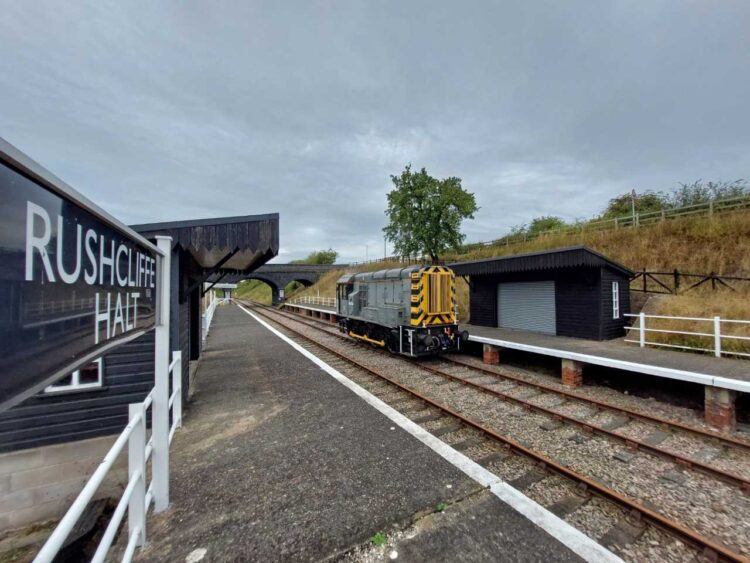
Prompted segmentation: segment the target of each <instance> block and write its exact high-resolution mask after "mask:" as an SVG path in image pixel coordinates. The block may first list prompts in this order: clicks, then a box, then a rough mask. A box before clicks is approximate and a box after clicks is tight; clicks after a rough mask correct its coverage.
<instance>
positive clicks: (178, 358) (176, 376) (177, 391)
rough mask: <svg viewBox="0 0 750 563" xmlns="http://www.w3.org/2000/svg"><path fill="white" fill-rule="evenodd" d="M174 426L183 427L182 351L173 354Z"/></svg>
mask: <svg viewBox="0 0 750 563" xmlns="http://www.w3.org/2000/svg"><path fill="white" fill-rule="evenodd" d="M172 363H173V364H174V366H173V367H172V396H173V397H174V402H173V403H172V424H173V426H174V427H175V428H181V427H182V351H176V352H172Z"/></svg>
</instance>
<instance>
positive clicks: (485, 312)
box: [469, 276, 497, 326]
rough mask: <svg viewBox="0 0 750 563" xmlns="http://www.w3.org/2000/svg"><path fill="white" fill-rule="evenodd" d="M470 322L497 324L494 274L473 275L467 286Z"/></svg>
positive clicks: (487, 324) (484, 324)
mask: <svg viewBox="0 0 750 563" xmlns="http://www.w3.org/2000/svg"><path fill="white" fill-rule="evenodd" d="M469 315H470V319H469V320H470V321H471V323H472V324H475V325H479V326H497V281H496V279H495V276H474V277H473V279H472V280H471V285H470V286H469Z"/></svg>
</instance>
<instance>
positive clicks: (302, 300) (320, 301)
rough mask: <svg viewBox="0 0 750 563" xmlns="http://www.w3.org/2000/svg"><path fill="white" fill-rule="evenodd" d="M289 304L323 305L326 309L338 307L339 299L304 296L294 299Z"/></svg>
mask: <svg viewBox="0 0 750 563" xmlns="http://www.w3.org/2000/svg"><path fill="white" fill-rule="evenodd" d="M289 303H298V304H300V305H322V306H324V307H333V308H334V309H335V308H336V307H337V304H338V299H336V298H335V297H320V296H316V295H303V296H301V297H294V298H292V300H291V301H289Z"/></svg>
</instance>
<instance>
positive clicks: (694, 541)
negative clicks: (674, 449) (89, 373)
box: [256, 308, 750, 563]
mask: <svg viewBox="0 0 750 563" xmlns="http://www.w3.org/2000/svg"><path fill="white" fill-rule="evenodd" d="M256 311H257V312H258V313H259V314H260V315H262V316H264V317H266V318H267V319H269V320H271V321H272V322H275V323H277V324H279V325H281V326H282V327H284V328H286V329H287V330H289V331H291V332H293V333H294V334H295V335H297V336H298V337H300V338H302V339H304V340H306V341H307V342H310V343H311V344H313V345H315V346H318V347H320V348H323V349H324V350H326V351H327V352H328V353H330V354H332V355H334V356H336V357H338V358H340V359H342V360H344V361H346V362H348V363H350V364H352V365H354V366H355V367H357V368H359V369H362V370H364V371H366V372H368V373H371V374H373V375H375V376H376V377H379V378H381V379H383V380H385V381H387V382H388V383H390V384H392V385H394V386H395V387H398V388H399V389H401V390H403V391H405V392H407V393H409V394H411V395H413V396H415V397H417V398H418V399H419V400H421V401H423V402H425V403H427V404H429V405H431V406H433V407H435V408H437V409H438V410H440V411H443V412H445V413H447V414H449V415H450V416H453V417H454V418H457V419H459V420H461V421H462V422H463V423H464V424H466V425H468V426H471V427H472V428H475V429H477V430H479V431H480V432H483V433H484V434H486V435H487V436H490V437H491V438H493V439H495V440H497V441H499V442H502V443H503V444H505V445H507V446H508V447H510V448H511V449H512V450H514V451H517V452H519V453H521V454H523V455H525V456H527V457H530V458H532V459H533V460H535V461H536V462H538V463H539V464H540V466H541V467H543V468H549V469H551V470H552V471H554V472H556V473H558V474H560V475H563V476H564V477H567V478H568V479H571V480H573V481H575V482H577V483H581V484H583V485H584V487H585V488H586V490H588V491H591V492H593V493H595V494H598V495H599V496H601V497H603V498H606V499H608V500H610V501H613V502H615V503H616V504H619V505H622V506H624V507H626V508H627V509H628V510H629V511H630V513H631V514H633V513H635V514H638V515H641V516H642V517H643V518H644V519H645V520H647V521H649V522H650V523H651V524H653V525H655V526H657V527H659V528H661V529H663V530H665V531H667V532H669V533H671V534H673V535H676V536H677V537H679V538H680V539H682V540H684V541H687V542H688V543H690V544H691V545H693V546H694V547H697V548H698V549H701V550H703V551H704V553H705V554H706V555H708V556H709V557H710V556H711V555H712V554H716V555H719V556H721V557H723V558H725V559H727V560H729V561H736V562H741V563H750V559H748V558H746V557H744V556H743V555H742V554H739V553H737V552H735V551H732V550H731V549H730V548H728V547H726V546H725V545H723V544H721V543H718V542H716V541H714V540H712V539H710V538H707V537H705V536H703V535H701V534H700V533H698V532H696V531H695V530H692V529H690V528H688V527H686V526H683V525H682V524H680V523H679V522H677V521H675V520H673V519H671V518H669V517H667V516H664V515H663V514H661V513H659V512H657V511H655V510H653V509H650V508H648V507H646V506H644V505H643V504H642V503H641V502H640V501H638V500H636V499H633V498H630V497H628V496H626V495H623V494H621V493H619V492H617V491H615V490H614V489H610V488H609V487H607V486H606V485H603V484H601V483H599V482H598V481H595V480H593V479H591V478H589V477H587V476H585V475H582V474H580V473H578V472H577V471H575V470H573V469H571V468H569V467H567V466H565V465H562V464H560V463H558V462H556V461H554V460H553V459H551V458H548V457H547V456H545V455H543V454H540V453H538V452H535V451H533V450H531V449H529V448H527V447H525V446H524V445H522V444H520V443H519V442H516V441H515V440H513V439H511V438H508V437H506V436H502V435H501V434H498V433H497V432H496V431H494V430H492V429H491V428H488V427H486V426H484V425H483V424H482V423H480V422H478V421H475V420H473V419H471V418H469V417H467V416H465V415H463V414H461V413H459V412H457V411H455V410H453V409H452V408H451V407H448V406H447V405H443V404H442V403H439V402H437V401H435V400H433V399H430V398H429V397H427V396H425V395H423V394H422V393H420V392H419V391H416V390H414V389H411V388H410V387H407V386H406V385H404V384H402V383H399V382H398V381H395V380H393V379H392V378H390V377H389V376H387V375H385V374H383V373H381V372H380V371H379V370H376V369H374V368H371V367H369V366H366V365H363V364H362V363H360V362H359V361H357V360H356V359H353V358H351V357H349V356H347V355H346V354H343V353H341V352H339V351H337V350H334V349H333V348H330V347H329V346H327V345H325V344H322V343H320V342H318V341H316V340H315V339H313V338H310V337H309V336H307V335H305V334H302V333H301V332H299V331H298V330H297V329H294V328H292V327H290V326H289V325H287V324H284V323H282V322H279V321H278V319H273V318H272V317H271V316H270V315H268V314H267V313H262V312H260V311H258V310H257V308H256ZM706 550H708V553H706Z"/></svg>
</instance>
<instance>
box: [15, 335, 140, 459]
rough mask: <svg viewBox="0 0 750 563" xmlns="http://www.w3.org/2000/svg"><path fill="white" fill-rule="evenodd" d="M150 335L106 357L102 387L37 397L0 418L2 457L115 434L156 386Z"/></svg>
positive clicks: (123, 346) (125, 345)
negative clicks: (130, 411)
mask: <svg viewBox="0 0 750 563" xmlns="http://www.w3.org/2000/svg"><path fill="white" fill-rule="evenodd" d="M153 362H154V331H151V332H149V333H147V334H144V335H143V336H141V337H140V338H137V339H135V340H133V341H132V342H128V343H126V344H123V345H122V346H119V347H117V348H116V349H115V351H113V352H111V353H109V354H107V355H105V356H104V372H103V386H102V387H101V388H97V389H91V390H85V391H71V392H69V393H59V394H54V395H52V394H39V395H36V396H34V397H31V398H30V399H27V400H26V401H24V402H23V403H21V404H20V405H18V406H16V407H13V408H12V409H10V410H8V411H6V412H4V413H2V414H0V452H8V451H13V450H21V449H26V448H33V447H37V446H45V445H50V444H58V443H63V442H70V441H73V440H84V439H86V438H95V437H97V436H105V435H108V434H118V433H119V432H121V431H122V429H123V427H124V426H125V425H126V424H127V422H128V404H129V403H136V402H139V401H143V399H145V397H146V395H147V394H148V392H149V391H150V390H151V388H152V387H153V386H154V363H153Z"/></svg>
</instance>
